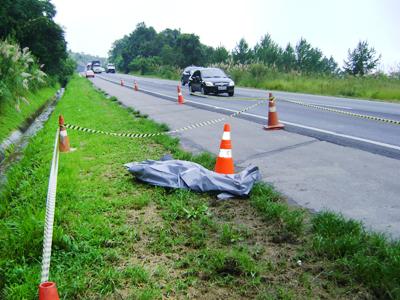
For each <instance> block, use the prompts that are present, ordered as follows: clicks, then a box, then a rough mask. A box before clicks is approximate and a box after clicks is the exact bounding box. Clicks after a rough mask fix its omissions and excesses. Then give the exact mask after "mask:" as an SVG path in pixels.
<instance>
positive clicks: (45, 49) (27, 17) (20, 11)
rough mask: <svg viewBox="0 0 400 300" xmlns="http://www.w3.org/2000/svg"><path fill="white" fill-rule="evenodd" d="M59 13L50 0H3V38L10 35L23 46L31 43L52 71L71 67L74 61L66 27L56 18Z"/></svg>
mask: <svg viewBox="0 0 400 300" xmlns="http://www.w3.org/2000/svg"><path fill="white" fill-rule="evenodd" d="M55 14H56V10H55V7H54V5H53V4H52V3H51V2H50V1H49V0H2V3H1V5H0V39H5V38H7V37H9V38H11V39H13V40H15V41H16V42H18V43H19V44H20V45H21V47H22V48H24V47H29V49H30V51H31V52H32V54H33V55H35V56H36V57H37V58H38V59H39V62H40V63H41V64H44V68H43V70H44V71H45V72H47V73H49V74H50V75H60V74H61V73H63V72H65V71H66V70H70V69H71V68H69V67H67V68H66V67H65V66H66V65H70V63H69V62H67V61H66V60H67V59H68V55H67V43H66V41H65V38H64V31H63V30H62V28H61V27H60V26H59V25H57V24H56V23H55V22H54V20H53V18H54V16H55ZM60 76H61V77H62V76H63V75H60ZM61 77H60V78H61Z"/></svg>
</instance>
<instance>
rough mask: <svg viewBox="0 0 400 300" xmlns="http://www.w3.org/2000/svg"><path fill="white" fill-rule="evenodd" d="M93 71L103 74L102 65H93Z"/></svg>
mask: <svg viewBox="0 0 400 300" xmlns="http://www.w3.org/2000/svg"><path fill="white" fill-rule="evenodd" d="M92 70H93V72H95V73H101V72H102V67H101V65H100V63H95V64H92Z"/></svg>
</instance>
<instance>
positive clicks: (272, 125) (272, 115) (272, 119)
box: [264, 93, 285, 130]
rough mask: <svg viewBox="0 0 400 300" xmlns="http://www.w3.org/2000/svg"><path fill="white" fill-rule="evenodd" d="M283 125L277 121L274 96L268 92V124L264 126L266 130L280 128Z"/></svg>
mask: <svg viewBox="0 0 400 300" xmlns="http://www.w3.org/2000/svg"><path fill="white" fill-rule="evenodd" d="M284 127H285V125H283V124H281V123H279V119H278V113H277V112H276V105H275V97H274V96H272V93H269V112H268V125H267V126H264V129H266V130H274V129H282V128H284Z"/></svg>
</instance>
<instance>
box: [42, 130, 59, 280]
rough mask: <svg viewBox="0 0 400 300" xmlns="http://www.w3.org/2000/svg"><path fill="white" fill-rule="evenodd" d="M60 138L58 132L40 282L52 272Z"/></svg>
mask: <svg viewBox="0 0 400 300" xmlns="http://www.w3.org/2000/svg"><path fill="white" fill-rule="evenodd" d="M58 137H59V130H57V134H56V138H55V142H54V151H53V159H52V161H51V168H50V175H49V185H48V188H47V199H46V217H45V223H44V233H43V255H42V275H41V279H40V282H41V283H43V282H46V281H48V280H49V272H50V259H51V244H52V240H53V223H54V211H55V207H56V191H57V174H58V157H59V151H58Z"/></svg>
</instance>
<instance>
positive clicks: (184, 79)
mask: <svg viewBox="0 0 400 300" xmlns="http://www.w3.org/2000/svg"><path fill="white" fill-rule="evenodd" d="M202 68H203V67H197V66H189V67H186V68H185V69H184V70H183V72H182V77H181V82H182V85H185V84H186V83H188V82H189V78H190V76H191V75H192V74H193V72H194V71H196V70H200V69H202Z"/></svg>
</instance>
